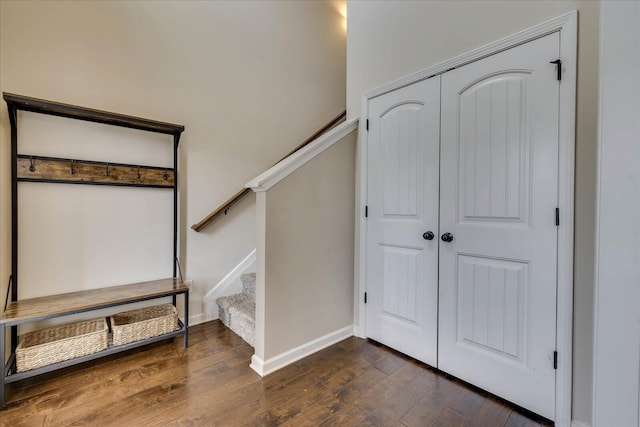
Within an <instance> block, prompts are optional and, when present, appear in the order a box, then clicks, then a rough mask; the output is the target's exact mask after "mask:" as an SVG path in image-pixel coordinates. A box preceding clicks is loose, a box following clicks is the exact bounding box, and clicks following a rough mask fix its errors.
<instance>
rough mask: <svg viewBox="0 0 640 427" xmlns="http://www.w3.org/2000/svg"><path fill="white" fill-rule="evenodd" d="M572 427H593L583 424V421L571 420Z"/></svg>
mask: <svg viewBox="0 0 640 427" xmlns="http://www.w3.org/2000/svg"><path fill="white" fill-rule="evenodd" d="M571 427H591V426H590V425H589V424H587V423H583V422H582V421H576V420H571Z"/></svg>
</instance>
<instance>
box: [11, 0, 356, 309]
mask: <svg viewBox="0 0 640 427" xmlns="http://www.w3.org/2000/svg"><path fill="white" fill-rule="evenodd" d="M336 6H337V5H336V4H334V3H333V2H321V1H318V2H285V1H269V2H263V1H253V2H224V1H216V2H180V1H164V2H142V1H121V2H111V1H82V2H80V1H40V2H37V1H35V2H21V1H2V2H0V89H1V90H2V91H7V92H12V93H18V94H23V95H28V96H34V97H39V98H44V99H52V100H57V101H61V102H66V103H71V104H78V105H83V106H89V107H94V108H98V109H104V110H109V111H116V112H121V113H125V114H130V115H136V116H142V117H148V118H153V119H157V120H163V121H170V122H174V123H179V124H183V125H185V126H186V131H185V133H184V134H183V138H182V140H181V144H180V192H181V194H180V205H181V209H180V216H181V221H180V227H179V230H180V235H181V237H180V247H181V251H180V255H181V258H182V263H183V271H184V273H185V274H186V277H187V278H190V279H194V280H195V285H196V287H195V291H194V292H193V293H192V298H191V302H192V304H191V307H192V310H191V312H192V314H196V315H197V314H198V313H201V312H202V311H203V309H202V304H201V301H202V296H203V295H204V294H205V293H206V292H207V291H208V290H209V289H210V288H211V287H212V286H213V285H214V284H216V283H217V282H218V281H219V280H220V279H221V278H222V277H223V276H224V275H225V274H226V273H227V272H228V271H229V270H230V269H231V268H232V267H233V266H235V265H236V264H237V263H238V262H240V261H241V260H242V259H243V258H244V257H245V256H246V255H247V254H248V253H249V252H250V251H251V250H252V249H253V248H254V247H255V216H254V209H255V203H254V200H255V199H254V198H253V197H249V198H247V199H246V200H245V201H243V202H242V203H241V204H239V205H238V206H237V207H236V208H234V212H233V215H229V216H227V217H225V218H222V219H221V220H220V221H218V222H217V223H216V224H214V225H212V226H210V227H209V228H208V229H206V230H205V231H204V232H202V233H199V234H198V233H195V232H193V231H192V230H190V228H189V227H190V226H191V224H193V223H195V222H197V221H198V220H200V219H201V218H202V217H203V216H205V215H206V214H208V213H209V212H210V211H211V210H213V209H214V208H216V207H217V205H218V204H219V203H221V202H223V201H224V200H225V199H227V198H228V197H229V196H230V195H232V194H234V193H235V192H236V191H237V190H238V189H240V188H241V187H242V185H243V184H244V183H245V182H246V181H248V180H249V179H251V178H253V177H254V176H255V175H257V174H258V173H260V172H262V171H264V170H265V169H267V168H268V167H270V166H271V165H272V164H273V163H275V162H276V161H277V160H278V159H279V158H280V157H281V156H282V155H284V154H285V153H286V152H287V151H289V150H290V149H291V148H292V147H293V146H295V145H297V144H298V143H299V142H300V141H302V140H303V139H305V138H306V137H307V136H308V135H310V134H311V133H313V132H314V131H315V130H316V129H317V128H319V127H320V126H322V125H323V124H324V123H326V122H327V121H328V120H329V119H331V118H332V117H333V116H335V115H336V114H338V113H339V112H340V111H342V110H343V109H344V93H345V67H346V65H345V58H346V52H345V37H346V34H345V31H344V27H343V18H342V16H341V15H340V13H339V10H338V8H337V7H336ZM22 116H24V120H23V119H22ZM22 116H21V121H22V125H21V131H20V132H21V134H20V144H22V143H23V142H24V143H25V144H34V145H33V146H31V147H30V148H29V149H33V151H38V152H41V151H42V150H45V151H47V150H48V151H52V150H53V151H54V152H57V153H58V154H60V155H68V156H70V157H73V156H78V157H79V158H90V159H98V160H100V159H103V160H105V159H113V160H111V161H115V160H118V161H123V162H130V163H137V162H140V163H148V164H165V163H166V162H167V161H168V159H170V157H171V154H170V151H168V152H167V151H163V150H165V148H162V147H167V146H168V147H171V141H170V138H167V137H164V136H162V135H151V134H146V133H144V132H136V131H130V130H123V129H117V128H112V127H107V126H100V125H94V124H87V123H83V122H71V121H69V120H64V119H56V118H49V117H44V116H39V117H38V116H36V115H32V114H25V115H22ZM29 116H30V117H29ZM51 129H54V130H53V131H52V130H51ZM23 137H24V138H23ZM38 144H39V145H38ZM36 145H38V146H37V147H36ZM24 148H25V149H26V147H24ZM169 150H170V149H169ZM167 156H168V158H167ZM169 164H170V160H169ZM9 184H10V159H9V122H8V118H7V111H6V104H5V103H4V102H2V106H1V107H0V202H1V209H0V237H1V241H2V244H1V246H0V283H1V286H0V293H1V294H2V298H1V299H2V300H4V295H5V286H6V281H7V279H8V277H9V274H10V271H9V270H10V256H11V254H10V191H9V188H10V187H9ZM54 187H55V188H54ZM21 191H22V190H21ZM27 192H28V193H29V194H26V195H25V196H24V197H22V199H23V200H24V201H25V203H28V204H29V205H28V206H27V205H25V209H23V208H22V207H21V212H20V215H21V230H22V231H23V233H22V234H21V239H20V240H21V242H20V243H21V253H22V251H23V249H24V250H26V252H25V253H24V255H23V257H22V258H21V259H20V261H21V268H20V270H21V271H22V270H24V271H29V274H30V277H29V280H28V281H29V282H31V283H27V282H26V281H25V282H24V284H23V283H21V293H22V292H23V291H24V292H26V294H24V295H28V294H29V293H30V292H38V293H57V292H61V291H67V290H70V289H72V288H76V289H77V288H83V287H95V286H100V285H103V284H106V283H123V282H128V281H130V280H138V279H145V278H152V277H162V276H167V275H168V274H171V252H170V244H171V243H170V242H171V198H170V193H169V192H163V190H160V191H153V190H140V191H135V190H132V189H128V190H122V189H117V188H106V189H102V188H100V189H98V188H97V187H82V188H80V187H79V186H64V185H57V186H55V185H50V184H46V185H41V186H33V185H32V188H29V189H28V190H27ZM103 195H104V196H105V197H104V198H103V197H102V196H103ZM37 208H40V209H39V210H38V211H36V209H37ZM23 214H24V217H23V216H22V215H23ZM43 214H44V215H43ZM34 226H37V227H38V228H37V229H35V228H33V227H34ZM54 238H55V239H57V242H61V243H58V244H55V243H54V244H48V246H46V247H42V246H39V242H42V241H45V242H48V241H49V242H50V241H52V239H54ZM118 243H119V244H118ZM167 244H168V245H169V247H168V246H167ZM96 251H97V252H96ZM27 262H28V263H29V265H27V264H24V263H27ZM22 265H24V266H22ZM23 274H24V276H29V274H28V273H23ZM25 280H27V277H25ZM36 288H37V290H36Z"/></svg>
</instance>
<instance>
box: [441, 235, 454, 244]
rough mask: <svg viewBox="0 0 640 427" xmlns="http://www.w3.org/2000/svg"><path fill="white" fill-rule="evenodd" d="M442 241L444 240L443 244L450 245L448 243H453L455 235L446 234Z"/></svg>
mask: <svg viewBox="0 0 640 427" xmlns="http://www.w3.org/2000/svg"><path fill="white" fill-rule="evenodd" d="M441 239H442V241H443V242H447V243H448V242H453V234H451V233H444V234H443V235H442V236H441Z"/></svg>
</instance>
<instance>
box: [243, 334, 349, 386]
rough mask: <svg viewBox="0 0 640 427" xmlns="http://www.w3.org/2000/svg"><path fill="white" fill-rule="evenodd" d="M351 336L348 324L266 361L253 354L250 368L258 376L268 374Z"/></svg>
mask: <svg viewBox="0 0 640 427" xmlns="http://www.w3.org/2000/svg"><path fill="white" fill-rule="evenodd" d="M351 336H353V326H352V325H349V326H346V327H344V328H342V329H338V330H337V331H334V332H331V333H329V334H327V335H324V336H322V337H320V338H316V339H315V340H313V341H309V342H308V343H305V344H302V345H301V346H298V347H296V348H294V349H292V350H289V351H286V352H284V353H282V354H279V355H277V356H274V357H272V358H270V359H269V360H267V361H264V360H262V359H261V358H260V357H258V356H256V355H255V354H254V355H253V356H252V357H251V365H249V366H250V367H251V369H253V370H254V371H256V372H257V373H258V374H260V376H263V377H264V376H265V375H269V374H270V373H272V372H275V371H277V370H278V369H282V368H284V367H285V366H287V365H290V364H292V363H293V362H297V361H298V360H300V359H303V358H305V357H307V356H309V355H311V354H313V353H315V352H318V351H320V350H322V349H323V348H326V347H329V346H330V345H333V344H335V343H337V342H340V341H342V340H344V339H346V338H349V337H351Z"/></svg>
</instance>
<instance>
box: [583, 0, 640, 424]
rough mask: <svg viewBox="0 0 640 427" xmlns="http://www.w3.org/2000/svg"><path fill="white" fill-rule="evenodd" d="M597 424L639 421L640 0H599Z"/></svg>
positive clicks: (595, 391) (595, 402)
mask: <svg viewBox="0 0 640 427" xmlns="http://www.w3.org/2000/svg"><path fill="white" fill-rule="evenodd" d="M600 22H601V37H600V38H601V44H600V49H601V51H600V58H601V63H600V70H601V76H600V129H599V133H600V134H599V139H598V148H599V151H598V208H597V209H598V228H597V245H596V260H597V262H596V271H597V273H596V291H597V292H596V328H595V362H594V364H595V371H594V376H595V378H594V398H593V401H594V417H593V419H594V423H593V424H594V425H597V426H610V427H614V426H619V427H626V426H637V425H640V419H639V418H640V413H639V411H640V390H639V385H640V262H639V261H640V223H639V219H640V3H638V2H619V1H610V2H602V5H601V21H600Z"/></svg>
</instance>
